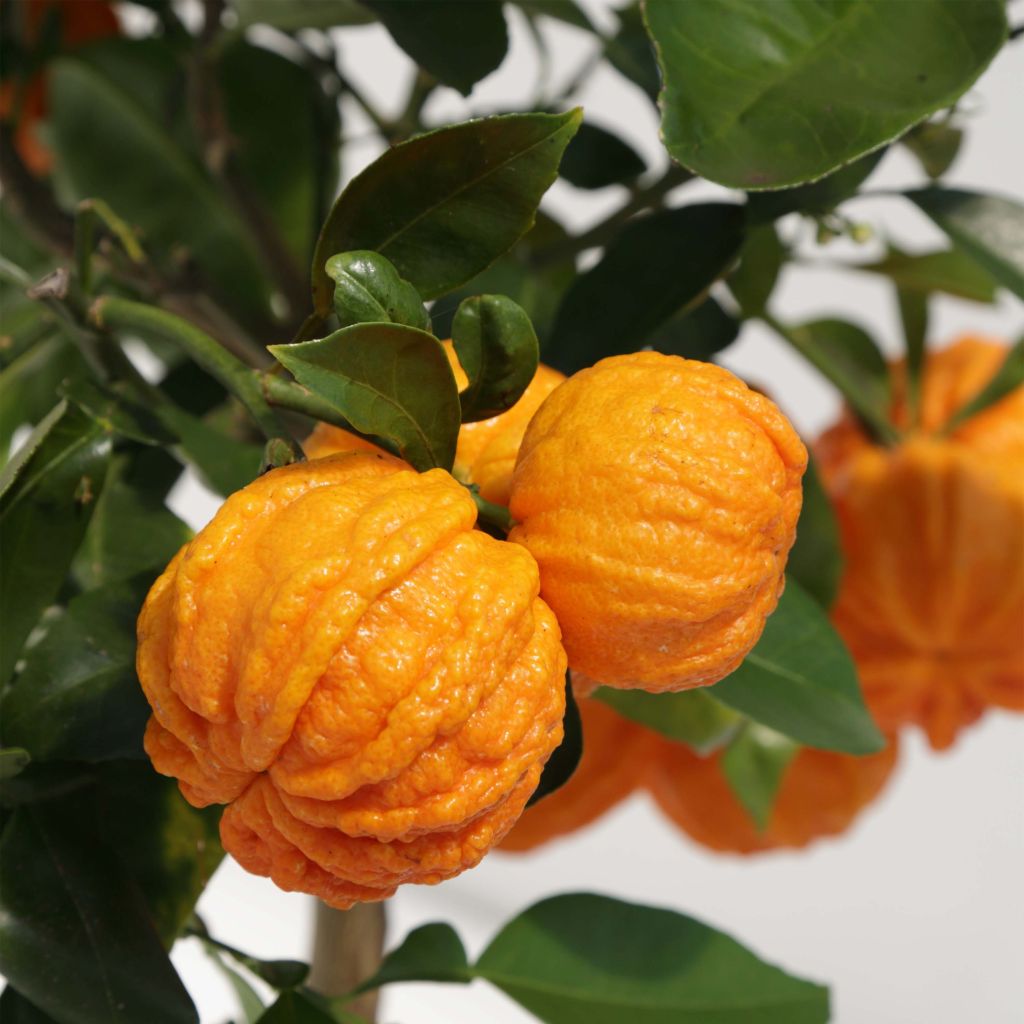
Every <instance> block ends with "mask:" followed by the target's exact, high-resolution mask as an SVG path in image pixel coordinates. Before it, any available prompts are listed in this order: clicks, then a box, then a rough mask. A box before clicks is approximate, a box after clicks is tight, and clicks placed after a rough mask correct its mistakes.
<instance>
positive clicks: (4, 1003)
mask: <svg viewBox="0 0 1024 1024" xmlns="http://www.w3.org/2000/svg"><path fill="white" fill-rule="evenodd" d="M0 1020H2V1021H3V1022H4V1024H57V1022H56V1021H54V1019H53V1018H52V1017H50V1016H49V1015H48V1014H45V1013H43V1011H42V1010H40V1009H39V1008H38V1007H37V1006H33V1005H32V1003H30V1002H29V1001H28V1000H27V999H26V998H25V997H24V996H23V995H21V993H20V992H16V991H15V990H14V989H13V988H12V987H11V986H10V985H8V986H7V988H5V989H4V991H3V994H2V995H0Z"/></svg>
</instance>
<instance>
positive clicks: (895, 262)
mask: <svg viewBox="0 0 1024 1024" xmlns="http://www.w3.org/2000/svg"><path fill="white" fill-rule="evenodd" d="M857 269H858V270H867V271H870V272H871V273H873V274H882V275H884V276H885V277H888V278H889V279H890V280H891V281H893V283H894V284H896V286H897V287H899V288H904V289H906V290H907V291H911V292H925V293H928V292H945V293H946V294H947V295H956V296H958V297H959V298H961V299H972V300H973V301H975V302H992V301H994V299H995V296H996V283H995V281H994V280H993V279H992V277H991V276H990V275H989V273H988V272H987V271H986V270H984V269H983V268H982V267H981V266H979V264H978V263H976V262H975V261H974V260H973V259H971V258H970V257H969V256H967V255H965V254H964V253H963V252H961V251H960V250H959V249H939V250H937V251H935V252H925V253H921V254H920V255H917V256H911V255H910V254H909V253H904V252H890V253H889V255H888V256H886V257H885V259H882V260H878V261H877V262H875V263H860V264H857Z"/></svg>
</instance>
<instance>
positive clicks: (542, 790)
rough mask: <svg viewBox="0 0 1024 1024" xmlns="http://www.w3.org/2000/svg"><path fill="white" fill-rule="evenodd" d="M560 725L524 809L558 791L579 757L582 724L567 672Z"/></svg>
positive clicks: (574, 768)
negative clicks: (558, 740) (561, 733)
mask: <svg viewBox="0 0 1024 1024" xmlns="http://www.w3.org/2000/svg"><path fill="white" fill-rule="evenodd" d="M562 726H563V728H564V730H565V735H564V736H563V737H562V742H561V743H560V744H559V745H558V746H557V747H556V748H555V750H554V753H552V755H551V757H549V758H548V763H547V764H546V765H544V771H543V772H542V773H541V776H540V783H539V784H538V785H537V788H536V789H535V790H534V791H533V795H532V796H531V797H530V799H529V801H528V802H527V804H526V806H527V807H532V806H533V805H534V804H535V803H537V801H538V800H543V799H544V797H546V796H550V795H551V794H552V793H554V792H555V791H556V790H558V789H561V788H562V786H564V785H565V784H566V783H567V782H568V781H569V779H571V778H572V774H573V772H575V771H576V767H577V765H578V764H579V763H580V758H581V757H582V756H583V723H582V722H581V721H580V709H579V708H578V707H577V706H576V698H575V696H573V692H572V683H571V682H570V679H569V674H568V673H566V676H565V717H564V718H563V719H562Z"/></svg>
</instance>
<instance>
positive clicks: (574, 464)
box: [509, 352, 807, 691]
mask: <svg viewBox="0 0 1024 1024" xmlns="http://www.w3.org/2000/svg"><path fill="white" fill-rule="evenodd" d="M806 465H807V452H806V450H805V449H804V446H803V444H802V443H801V441H800V439H799V438H798V437H797V435H796V433H795V432H794V430H793V428H792V427H791V426H790V424H789V423H788V421H787V420H786V418H785V417H784V416H783V415H782V413H781V412H779V410H778V408H777V407H776V406H775V404H774V403H773V402H772V401H771V400H770V399H768V398H766V397H765V396H764V395H760V394H758V393H756V392H754V391H752V390H751V389H750V388H748V387H747V386H746V385H745V384H744V383H743V382H742V381H741V380H739V379H738V378H737V377H735V376H733V374H731V373H729V371H728V370H724V369H722V368H721V367H718V366H713V365H711V364H709V363H702V362H696V361H691V360H687V359H681V358H679V357H678V356H666V355H660V354H658V353H656V352H637V353H634V354H632V355H624V356H613V357H611V358H609V359H602V360H601V361H600V362H599V363H597V364H596V365H595V366H593V367H591V368H589V369H586V370H582V371H580V372H579V373H577V374H575V375H574V376H573V377H571V378H570V379H569V380H568V381H566V382H565V383H564V384H562V385H560V386H559V387H558V388H557V389H556V390H555V391H554V392H552V394H551V395H549V396H548V398H547V400H546V401H545V402H544V404H543V405H542V406H541V407H540V409H539V410H538V411H537V413H536V414H535V415H534V417H533V419H532V420H531V422H530V426H529V428H528V429H527V431H526V436H525V438H524V439H523V443H522V446H521V448H520V450H519V459H518V461H517V463H516V468H515V474H514V476H513V479H512V497H511V503H510V505H509V509H510V511H511V513H512V517H513V519H514V520H516V521H517V524H518V525H516V526H515V527H514V529H513V530H512V532H511V533H510V534H509V539H510V540H513V541H517V542H518V543H520V544H522V545H523V546H524V547H526V548H527V549H528V550H529V551H530V553H531V554H532V555H533V556H534V558H536V560H537V562H538V564H539V565H540V572H541V592H542V593H543V595H544V600H545V601H547V603H548V604H549V605H550V606H551V608H552V609H553V610H554V612H555V614H556V615H557V616H558V621H559V624H560V625H561V627H562V635H563V640H564V643H565V648H566V651H567V652H568V655H569V664H570V666H571V667H572V668H573V669H574V670H576V671H579V672H581V673H583V674H585V675H587V676H589V677H590V678H591V679H593V680H596V681H598V682H601V683H605V684H607V685H609V686H617V687H625V688H641V689H645V690H651V691H663V690H685V689H689V688H692V687H695V686H704V685H708V684H710V683H714V682H717V681H718V680H719V679H721V678H723V677H724V676H726V675H728V674H729V673H730V672H731V671H732V670H733V669H734V668H736V667H737V666H738V665H739V664H740V662H741V661H742V660H743V657H744V656H745V655H746V654H747V652H748V651H749V650H750V649H751V648H752V647H753V646H754V644H755V643H756V642H757V639H758V637H759V636H760V635H761V631H762V629H763V628H764V622H765V619H766V618H767V617H768V615H770V614H771V612H772V611H773V610H774V608H775V605H776V603H777V602H778V599H779V594H780V593H781V591H782V587H783V582H784V577H783V571H784V569H785V564H786V557H787V555H788V553H789V549H790V547H791V546H792V544H793V540H794V537H795V531H796V521H797V517H798V516H799V513H800V503H801V494H802V492H801V485H800V479H801V476H802V474H803V472H804V469H805V468H806Z"/></svg>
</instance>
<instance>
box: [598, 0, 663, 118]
mask: <svg viewBox="0 0 1024 1024" xmlns="http://www.w3.org/2000/svg"><path fill="white" fill-rule="evenodd" d="M615 13H616V15H617V16H618V19H619V28H618V31H617V32H616V33H615V35H614V36H613V37H612V38H611V39H610V40H609V41H608V42H607V44H606V45H605V56H606V57H607V58H608V61H609V63H610V64H611V65H612V67H613V68H615V70H616V71H618V72H619V73H620V74H622V75H624V76H625V77H626V78H628V79H629V80H630V81H631V82H633V83H634V84H635V85H638V86H640V88H641V89H643V91H644V92H645V93H647V95H648V96H649V97H650V99H651V101H652V102H654V103H657V101H658V92H659V90H660V89H661V72H660V71H659V70H658V62H657V60H656V59H655V56H654V47H653V46H652V45H651V40H650V38H649V37H648V35H647V30H646V29H645V28H644V20H643V15H642V14H641V13H640V5H639V4H638V3H631V4H629V6H627V7H623V8H621V9H620V10H618V11H616V12H615Z"/></svg>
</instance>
